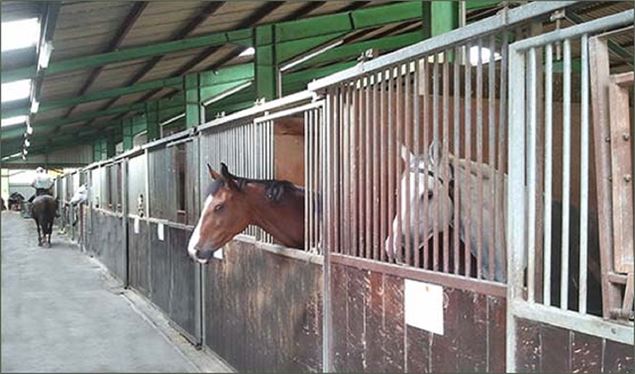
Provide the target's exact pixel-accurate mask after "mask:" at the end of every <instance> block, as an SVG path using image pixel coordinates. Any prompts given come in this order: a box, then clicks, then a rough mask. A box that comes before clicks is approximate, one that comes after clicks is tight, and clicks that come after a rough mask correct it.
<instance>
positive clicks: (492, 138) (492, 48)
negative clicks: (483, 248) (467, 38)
mask: <svg viewBox="0 0 635 374" xmlns="http://www.w3.org/2000/svg"><path fill="white" fill-rule="evenodd" d="M488 48H489V52H490V53H489V61H488V65H487V68H488V70H487V82H488V87H487V94H488V108H487V119H488V130H487V135H488V138H489V157H488V162H487V163H488V166H489V168H488V169H489V170H491V172H492V177H490V178H489V179H490V180H491V181H492V182H493V184H494V186H493V187H494V188H492V189H491V190H490V191H488V192H489V193H490V201H491V204H492V213H491V215H490V217H491V218H490V220H491V222H490V225H489V226H490V232H488V233H487V235H488V236H489V237H490V240H489V243H490V245H489V246H488V249H489V253H488V260H489V263H488V269H489V271H488V276H489V278H488V279H489V280H494V279H495V278H496V277H495V275H496V270H497V269H496V261H495V260H496V259H495V257H496V255H497V253H496V246H497V245H498V240H497V236H496V234H497V232H496V216H497V214H496V213H497V212H498V209H497V208H498V204H497V200H496V193H497V186H496V178H495V177H493V176H494V174H495V173H496V121H495V118H496V117H495V107H494V104H495V100H496V84H495V83H496V69H495V68H496V65H495V64H496V62H495V60H494V57H495V54H496V38H495V36H494V35H491V36H490V38H489V46H488Z"/></svg>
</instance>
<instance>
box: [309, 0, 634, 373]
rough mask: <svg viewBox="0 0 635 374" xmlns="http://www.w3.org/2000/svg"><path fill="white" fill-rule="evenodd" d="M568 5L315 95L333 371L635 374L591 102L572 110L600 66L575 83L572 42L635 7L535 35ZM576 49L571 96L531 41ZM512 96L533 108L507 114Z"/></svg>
mask: <svg viewBox="0 0 635 374" xmlns="http://www.w3.org/2000/svg"><path fill="white" fill-rule="evenodd" d="M554 6H555V7H557V8H561V7H562V4H549V3H533V4H529V5H527V6H523V7H520V8H516V9H512V10H509V11H507V12H506V13H501V14H498V15H497V16H494V17H490V18H488V19H485V20H483V21H480V22H476V23H474V24H471V25H468V26H466V27H463V28H461V29H458V30H454V31H451V32H448V33H447V34H444V35H440V36H438V37H434V38H431V39H429V40H426V41H424V42H421V43H418V44H416V45H413V46H411V47H406V48H404V49H402V50H400V51H397V52H394V53H391V54H389V55H386V56H382V57H379V58H376V59H374V60H371V61H369V62H364V63H362V64H360V65H358V66H356V67H354V68H351V69H348V70H345V71H343V72H340V73H337V74H334V75H332V76H330V77H326V78H323V79H321V80H318V81H317V82H312V83H310V84H309V89H310V90H314V91H316V92H318V93H320V94H321V95H323V96H324V98H325V99H324V100H325V108H326V118H327V126H326V127H325V132H324V133H322V134H320V135H319V136H320V137H321V138H325V139H326V140H325V144H324V146H323V147H319V149H322V150H325V151H326V154H323V155H322V156H321V157H322V158H321V163H322V165H323V168H324V169H325V171H326V173H325V175H324V179H323V182H325V183H326V189H325V191H324V195H323V196H322V199H324V201H325V208H324V217H323V222H324V230H325V232H324V239H325V249H324V253H325V260H324V261H325V266H324V272H325V282H326V286H325V287H326V291H325V304H326V309H325V310H326V312H325V321H324V323H325V325H326V326H327V329H326V330H325V345H324V347H325V367H326V368H327V369H328V370H329V371H364V370H384V371H402V370H406V371H432V372H442V371H451V372H458V371H505V370H507V371H509V370H512V371H513V370H519V371H552V370H553V371H576V370H580V369H584V368H595V369H599V368H600V367H603V368H605V370H607V371H613V370H615V371H629V370H632V366H633V351H632V345H633V335H632V331H633V321H632V310H633V309H632V308H633V301H632V300H633V299H632V291H631V292H630V293H629V292H628V290H627V291H623V292H625V296H624V301H623V303H620V305H619V307H618V309H620V313H616V315H617V314H619V315H621V316H622V318H615V317H614V316H613V317H612V316H611V315H609V314H606V313H604V315H603V313H602V307H601V302H602V297H603V295H602V292H601V291H600V287H599V285H600V283H601V282H602V279H601V278H603V276H601V275H600V274H601V272H600V269H599V263H600V250H599V243H598V238H597V236H595V237H594V227H593V224H594V223H595V229H596V231H597V222H598V219H597V215H595V214H596V213H595V212H597V209H591V208H590V207H591V206H595V205H597V200H598V199H597V198H595V197H592V191H595V189H594V186H593V180H594V177H595V175H594V173H595V169H594V167H593V165H590V164H589V162H588V157H589V156H588V155H589V153H590V151H589V149H590V144H589V135H588V131H587V130H585V129H587V128H588V122H589V121H588V119H589V113H588V101H584V100H588V96H587V97H586V99H584V96H583V98H582V99H581V98H579V97H578V98H577V103H575V104H573V102H572V100H571V93H572V92H580V90H581V92H583V93H585V92H586V94H587V95H588V82H589V78H588V74H589V72H588V69H587V70H585V69H582V72H581V73H579V72H578V73H577V74H587V75H585V76H584V78H580V79H579V80H576V81H575V83H574V84H572V83H573V82H574V81H572V79H571V77H570V74H571V66H570V64H571V50H570V46H569V45H568V39H569V38H573V37H576V38H577V37H579V36H580V35H581V34H577V32H580V33H582V32H584V33H592V32H596V31H599V30H600V29H602V30H604V29H607V28H611V27H613V28H619V27H621V26H625V25H626V23H625V21H626V20H628V21H629V22H630V24H631V25H632V22H633V11H632V10H630V11H627V12H625V13H623V14H620V15H615V16H612V17H613V18H611V19H602V20H597V21H593V22H589V23H588V24H587V25H586V26H584V27H586V28H583V26H580V28H579V29H578V28H574V27H572V28H568V29H566V31H565V30H557V31H553V32H551V33H547V34H544V35H542V36H536V37H535V39H531V38H530V37H531V35H540V34H542V33H543V31H542V27H543V25H542V22H543V20H545V18H548V17H549V15H550V14H551V13H552V12H553V11H554V10H555V8H554ZM616 19H617V20H618V21H616ZM611 22H613V23H611ZM592 24H593V25H592ZM577 30H586V31H577ZM628 32H631V34H632V28H631V29H630V30H628ZM543 38H544V39H543ZM562 39H567V41H565V42H563V43H562V46H561V45H560V44H558V46H557V48H558V50H560V48H562V50H563V57H562V59H563V66H564V70H563V71H562V73H561V74H558V75H557V78H553V80H554V81H557V82H558V83H559V84H560V85H561V86H560V87H558V88H557V89H556V86H555V85H553V84H552V83H551V81H550V79H551V76H550V75H549V74H552V70H551V69H552V66H551V65H550V63H551V61H550V58H551V53H552V51H551V49H549V50H548V51H547V52H546V53H545V58H546V65H545V67H544V68H543V67H542V66H539V65H542V63H541V64H537V63H536V55H537V54H538V52H540V53H542V52H541V51H538V52H537V51H536V50H535V48H529V47H526V45H529V46H530V47H534V44H531V43H532V42H531V41H532V40H547V41H549V43H556V42H559V41H561V40H562ZM512 42H515V43H516V44H514V46H517V47H515V48H512V50H511V52H510V49H509V44H510V43H512ZM583 42H584V43H586V39H583ZM524 43H525V44H524ZM536 43H537V42H536ZM521 46H522V47H521ZM551 47H553V49H555V48H556V47H555V46H551ZM521 48H522V50H523V53H524V52H527V49H528V50H529V52H528V54H527V56H528V57H526V59H527V61H528V62H527V64H528V65H527V66H528V68H527V71H525V70H524V69H525V65H524V64H525V60H523V58H525V56H524V55H523V58H521V57H519V53H518V52H517V51H518V50H520V49H521ZM577 52H579V54H578V55H577V56H580V58H581V60H582V61H583V64H584V62H588V60H586V58H587V57H586V56H587V55H586V54H585V53H588V52H586V50H585V48H582V47H581V48H579V49H578V50H577ZM512 53H514V55H512V56H511V57H510V54H512ZM538 55H539V56H542V55H541V54H538ZM577 56H576V57H577ZM510 58H511V60H510ZM540 61H541V62H542V60H540ZM511 68H513V69H514V70H513V72H508V70H507V69H511ZM543 69H544V70H543ZM537 71H538V72H539V73H537ZM543 71H545V72H546V74H547V78H545V79H546V80H545V83H544V95H545V96H544V98H543V96H542V95H543V91H542V90H543V88H542V83H540V84H538V83H537V82H538V80H537V79H536V74H542V72H543ZM555 76H556V74H554V77H555ZM525 78H526V79H528V80H529V82H531V83H528V84H527V86H525V84H524V79H525ZM525 90H527V92H528V94H527V97H528V100H527V101H525V100H524V97H525V96H524V94H525ZM583 95H584V94H583ZM627 97H628V96H627ZM512 98H513V99H515V101H514V103H516V104H517V105H525V104H526V105H527V107H526V110H525V108H524V107H523V110H522V111H518V112H517V111H516V110H517V108H516V107H514V106H512V107H511V108H508V104H507V103H508V101H509V100H511V99H512ZM554 98H556V100H553V99H554ZM536 113H540V115H537V114H536ZM508 116H509V117H508ZM540 116H546V117H540ZM537 118H540V119H541V120H537ZM542 118H545V120H544V123H543V121H542ZM510 122H511V123H512V125H511V126H510V125H508V123H510ZM571 123H575V124H581V125H580V126H577V125H576V126H571ZM585 124H586V125H585ZM523 126H526V127H523ZM539 126H540V127H539ZM542 126H544V128H541V127H542ZM585 126H586V127H585ZM508 131H509V133H507V132H508ZM537 134H540V135H537ZM525 136H526V137H525ZM537 139H540V141H537ZM543 139H544V140H543ZM571 139H576V141H577V145H574V146H572V143H571ZM543 141H544V142H543ZM525 147H526V148H525ZM508 150H509V152H510V153H509V154H508V153H507V151H508ZM572 152H577V153H572ZM537 154H539V155H541V156H540V157H537V156H536V155H537ZM543 154H544V155H545V156H544V157H543V156H542V155H543ZM572 154H574V155H576V156H575V157H578V156H577V155H580V156H579V157H580V161H581V164H580V165H581V166H578V167H576V168H573V167H572V166H571V162H570V161H571V160H572V157H573V156H572ZM537 159H539V160H540V165H545V163H546V166H545V167H547V171H545V170H544V169H543V168H542V167H536V165H537V164H536V162H537V161H536V160H537ZM552 159H553V160H556V159H558V160H564V162H563V163H560V162H552V161H551V160H552ZM537 185H538V186H540V187H539V188H538V187H537ZM576 185H577V186H578V187H576ZM631 196H632V195H631ZM525 199H527V204H528V209H527V210H525V208H524V207H525V205H524V204H525ZM621 206H623V205H621ZM592 215H593V216H592ZM631 222H632V221H631ZM319 225H320V223H319V222H316V223H315V225H314V226H315V228H316V229H317V226H319ZM563 228H564V229H563ZM630 229H631V230H632V224H631V226H630ZM631 246H632V239H631ZM528 248H529V249H530V251H531V252H528ZM605 261H606V260H605ZM631 264H632V262H631ZM630 269H632V267H631V268H630ZM631 271H632V270H631ZM605 273H606V272H605V271H604V270H603V271H602V274H605ZM508 275H509V276H510V278H511V279H509V281H508ZM613 276H614V278H616V277H617V274H614V275H613ZM630 279H631V280H630V282H632V273H631V274H630ZM620 280H621V282H622V283H623V284H625V283H627V277H626V276H625V275H624V274H621V275H620ZM508 282H510V283H508ZM614 283H615V282H614ZM626 288H628V286H626ZM623 289H624V287H623V286H622V290H623ZM616 298H619V297H616ZM619 301H622V299H619ZM599 304H600V305H599ZM592 305H593V308H591V306H592ZM614 308H615V307H614ZM593 314H595V315H593ZM629 314H630V316H631V317H630V320H629V318H628V317H624V316H625V315H629ZM374 342H381V344H375V343H374ZM597 347H599V349H598V350H596V348H597ZM591 352H593V353H591ZM590 354H592V355H596V354H597V355H598V356H593V357H591V356H589V355H590Z"/></svg>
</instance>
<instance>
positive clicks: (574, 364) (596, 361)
mask: <svg viewBox="0 0 635 374" xmlns="http://www.w3.org/2000/svg"><path fill="white" fill-rule="evenodd" d="M601 370H602V339H601V338H598V337H596V336H591V335H587V334H583V333H580V332H576V333H574V334H573V339H572V341H571V371H573V372H581V373H598V372H600V371H601Z"/></svg>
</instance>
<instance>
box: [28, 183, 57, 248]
mask: <svg viewBox="0 0 635 374" xmlns="http://www.w3.org/2000/svg"><path fill="white" fill-rule="evenodd" d="M56 213H57V200H56V199H55V198H53V197H52V196H50V195H40V196H37V197H36V198H35V199H33V205H32V207H31V217H33V219H34V220H35V225H36V226H37V237H38V245H40V246H41V245H43V244H47V245H48V247H49V248H50V247H51V234H52V233H53V220H54V219H55V215H56Z"/></svg>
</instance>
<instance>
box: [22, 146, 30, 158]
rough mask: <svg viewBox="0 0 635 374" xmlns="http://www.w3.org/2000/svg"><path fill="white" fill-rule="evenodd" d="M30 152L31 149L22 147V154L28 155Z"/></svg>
mask: <svg viewBox="0 0 635 374" xmlns="http://www.w3.org/2000/svg"><path fill="white" fill-rule="evenodd" d="M28 154H29V151H28V150H27V149H26V148H22V156H26V155H28Z"/></svg>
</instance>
